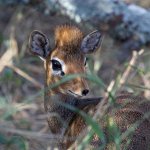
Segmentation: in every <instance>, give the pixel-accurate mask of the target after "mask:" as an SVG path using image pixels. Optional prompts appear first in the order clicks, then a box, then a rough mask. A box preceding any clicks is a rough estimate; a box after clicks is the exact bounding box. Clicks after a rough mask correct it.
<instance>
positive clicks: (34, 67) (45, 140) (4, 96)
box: [0, 0, 150, 150]
mask: <svg viewBox="0 0 150 150" xmlns="http://www.w3.org/2000/svg"><path fill="white" fill-rule="evenodd" d="M143 3H144V4H145V1H144V2H143ZM45 4H47V1H44V4H43V2H41V1H40V0H39V1H38V0H37V1H32V2H31V1H29V3H26V2H24V3H23V4H22V5H13V4H11V5H9V4H7V5H0V20H1V22H0V149H2V150H3V149H4V150H5V149H11V150H14V149H18V150H30V149H31V150H35V149H36V150H38V149H39V150H41V149H43V150H44V149H45V150H46V149H50V148H51V143H52V142H54V141H55V140H56V138H61V137H60V135H53V134H51V133H50V131H49V128H48V125H47V121H46V114H45V111H44V106H43V95H44V89H43V87H44V86H43V85H44V78H43V77H44V70H43V64H42V62H41V61H40V60H39V59H38V58H35V57H33V56H32V55H30V53H29V50H28V45H27V43H28V38H29V35H30V33H31V31H32V30H35V29H36V30H42V31H43V32H44V33H46V34H47V35H48V37H50V39H51V37H53V29H54V28H55V26H56V25H60V24H64V23H72V24H75V25H77V26H79V27H80V28H81V29H82V30H83V31H84V32H85V33H87V32H89V31H90V30H91V25H90V26H89V23H88V22H82V23H78V24H77V23H76V22H74V21H73V20H70V19H69V18H68V17H67V16H65V15H62V14H61V13H60V12H57V11H56V12H55V11H51V7H50V6H49V5H45ZM140 4H141V2H140ZM144 4H141V5H142V6H143V5H144ZM106 27H107V26H106ZM92 28H94V26H92ZM103 28H105V26H104V27H103ZM51 42H52V43H53V41H51ZM123 43H124V41H120V40H116V39H112V38H111V37H110V36H109V35H108V34H107V32H106V34H105V37H104V39H103V44H102V47H101V49H100V50H99V51H98V52H97V53H96V54H94V55H93V56H88V67H89V70H88V73H87V75H84V76H85V77H86V78H87V79H88V80H89V83H90V89H91V96H93V95H94V96H95V95H97V96H105V97H108V99H109V103H108V104H109V105H106V106H104V102H102V103H101V104H100V106H99V109H98V111H97V112H96V113H95V115H94V116H93V117H90V116H89V115H87V114H86V113H84V112H82V111H79V110H77V109H76V108H73V107H71V106H67V105H65V104H64V105H65V107H68V109H72V110H74V111H76V112H77V113H79V115H81V116H82V117H83V118H84V119H85V121H86V122H87V124H88V125H89V127H88V128H87V129H86V132H85V133H86V134H83V135H81V136H80V137H79V138H78V139H77V141H76V143H77V144H74V145H72V149H73V148H74V147H75V148H77V149H78V150H82V149H88V148H89V146H88V144H89V142H90V140H91V139H92V137H93V135H94V134H97V136H98V137H99V138H100V139H101V140H102V146H101V147H100V149H103V148H104V147H105V146H106V140H105V134H104V131H103V130H102V128H101V126H99V125H98V124H97V120H101V119H106V120H107V124H108V129H109V132H110V135H111V136H110V138H111V139H110V140H111V141H114V143H115V149H120V143H121V140H122V139H124V138H125V137H126V136H128V135H129V134H131V133H132V132H133V131H134V129H135V127H136V126H137V125H138V124H139V122H136V123H135V124H134V125H133V128H129V130H128V131H127V132H125V133H124V134H120V131H119V130H118V127H117V126H116V125H115V123H114V121H113V120H112V118H106V116H105V112H106V110H107V108H108V107H109V106H110V105H111V106H112V105H113V104H114V103H115V99H114V96H115V95H116V94H117V93H118V91H124V90H125V91H129V92H134V94H135V95H142V96H144V97H145V98H147V99H149V100H150V52H149V45H145V46H143V49H142V50H140V51H136V50H134V51H130V52H129V51H128V50H127V51H125V50H124V51H122V50H121V49H120V47H121V45H123ZM76 76H78V75H71V76H67V77H64V78H63V79H62V80H61V81H60V82H59V83H57V84H55V85H52V86H51V87H49V88H54V87H55V86H59V85H60V84H62V83H63V82H66V81H68V80H71V79H73V78H74V77H76ZM62 105H63V104H62ZM114 111H115V110H114ZM147 115H149V114H147ZM143 119H144V118H143ZM66 138H67V137H66ZM129 143H130V141H128V142H127V144H129Z"/></svg>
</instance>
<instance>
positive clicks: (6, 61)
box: [0, 36, 18, 73]
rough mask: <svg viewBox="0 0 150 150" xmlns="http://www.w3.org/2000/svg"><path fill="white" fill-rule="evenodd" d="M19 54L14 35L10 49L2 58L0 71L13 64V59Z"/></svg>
mask: <svg viewBox="0 0 150 150" xmlns="http://www.w3.org/2000/svg"><path fill="white" fill-rule="evenodd" d="M17 55H18V45H17V42H16V40H15V39H14V37H13V36H11V38H10V45H9V48H8V50H7V51H6V52H5V53H4V54H3V56H2V57H1V58H0V63H1V65H0V73H1V72H2V71H3V69H4V68H5V67H6V66H7V65H10V64H12V59H13V58H14V57H16V56H17Z"/></svg>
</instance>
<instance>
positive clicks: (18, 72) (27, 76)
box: [8, 65, 43, 88]
mask: <svg viewBox="0 0 150 150" xmlns="http://www.w3.org/2000/svg"><path fill="white" fill-rule="evenodd" d="M8 67H9V68H11V69H12V70H14V71H15V72H16V73H17V74H19V75H20V76H22V77H23V78H25V79H27V80H29V81H30V82H31V83H33V84H34V85H35V86H37V87H39V88H43V85H42V84H41V83H40V82H38V81H36V80H35V79H34V78H32V77H31V76H29V75H28V74H27V73H25V72H24V71H22V70H21V69H19V68H17V67H16V66H13V65H8Z"/></svg>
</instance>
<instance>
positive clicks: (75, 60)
mask: <svg viewBox="0 0 150 150" xmlns="http://www.w3.org/2000/svg"><path fill="white" fill-rule="evenodd" d="M101 39H102V35H101V33H100V32H99V31H97V30H96V31H94V32H92V33H90V34H88V35H87V36H85V37H84V36H83V33H82V32H81V31H80V30H79V29H78V28H77V27H75V26H70V25H63V26H59V27H57V28H56V30H55V46H54V48H51V46H50V42H49V39H48V38H47V37H46V35H44V34H43V33H41V32H39V31H33V32H32V33H31V36H30V41H29V43H30V51H31V52H32V53H33V54H34V55H38V56H39V57H40V58H41V59H42V60H43V61H44V66H45V72H46V86H47V87H48V86H50V84H52V83H56V82H57V81H59V80H60V79H61V78H62V77H63V76H65V75H69V74H84V73H85V72H86V54H89V53H93V52H94V51H96V50H97V49H98V48H99V46H100V44H101ZM88 92H89V89H88V84H87V81H86V79H85V78H83V77H76V78H75V79H73V80H71V81H68V82H66V83H64V84H62V85H60V86H59V87H57V88H55V89H54V90H53V91H51V94H57V93H63V94H71V95H74V96H77V97H78V96H86V95H87V94H88Z"/></svg>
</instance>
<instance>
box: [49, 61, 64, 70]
mask: <svg viewBox="0 0 150 150" xmlns="http://www.w3.org/2000/svg"><path fill="white" fill-rule="evenodd" d="M51 61H52V69H53V70H56V71H59V70H62V66H61V63H60V62H59V61H58V60H55V59H52V60H51Z"/></svg>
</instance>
